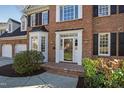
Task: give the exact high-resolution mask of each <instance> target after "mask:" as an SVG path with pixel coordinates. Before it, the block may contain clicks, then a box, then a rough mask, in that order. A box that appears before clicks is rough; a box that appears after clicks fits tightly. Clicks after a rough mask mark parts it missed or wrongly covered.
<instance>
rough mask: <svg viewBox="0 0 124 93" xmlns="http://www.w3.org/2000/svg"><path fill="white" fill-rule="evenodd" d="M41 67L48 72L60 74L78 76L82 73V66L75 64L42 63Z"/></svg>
mask: <svg viewBox="0 0 124 93" xmlns="http://www.w3.org/2000/svg"><path fill="white" fill-rule="evenodd" d="M43 67H44V68H45V70H47V71H48V72H50V73H55V74H60V75H64V76H70V77H78V76H80V75H83V70H82V68H81V67H80V66H78V65H76V64H68V63H58V64H43Z"/></svg>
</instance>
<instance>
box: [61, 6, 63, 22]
mask: <svg viewBox="0 0 124 93" xmlns="http://www.w3.org/2000/svg"><path fill="white" fill-rule="evenodd" d="M60 21H63V7H62V6H60Z"/></svg>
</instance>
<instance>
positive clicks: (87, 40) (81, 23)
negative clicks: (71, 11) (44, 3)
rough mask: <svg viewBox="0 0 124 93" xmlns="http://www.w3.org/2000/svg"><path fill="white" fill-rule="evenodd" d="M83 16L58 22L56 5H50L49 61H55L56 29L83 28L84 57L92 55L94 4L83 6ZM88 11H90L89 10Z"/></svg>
mask: <svg viewBox="0 0 124 93" xmlns="http://www.w3.org/2000/svg"><path fill="white" fill-rule="evenodd" d="M82 10H83V12H82V13H83V18H82V19H79V20H73V21H66V22H56V6H54V5H53V6H50V12H49V13H50V18H49V27H48V29H49V41H48V42H49V46H48V51H49V52H48V59H49V62H55V48H54V47H55V31H56V30H64V29H75V28H83V29H84V31H83V53H82V54H83V57H87V56H92V6H88V5H85V6H83V9H82ZM87 11H88V12H87Z"/></svg>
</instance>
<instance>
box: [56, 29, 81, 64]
mask: <svg viewBox="0 0 124 93" xmlns="http://www.w3.org/2000/svg"><path fill="white" fill-rule="evenodd" d="M82 31H83V29H81V30H71V31H61V32H56V63H59V62H60V39H61V37H60V35H62V34H70V33H74V34H78V36H77V39H78V52H77V53H78V54H77V55H78V56H77V58H76V61H77V64H78V65H81V64H82V41H83V40H82V34H83V33H82ZM63 38H64V37H63ZM65 38H66V37H65ZM68 38H69V37H68ZM70 38H73V39H74V38H75V37H70ZM73 58H74V57H73Z"/></svg>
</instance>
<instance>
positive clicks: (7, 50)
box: [2, 44, 12, 58]
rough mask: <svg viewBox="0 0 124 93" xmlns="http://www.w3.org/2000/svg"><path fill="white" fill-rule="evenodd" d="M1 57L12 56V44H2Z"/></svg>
mask: <svg viewBox="0 0 124 93" xmlns="http://www.w3.org/2000/svg"><path fill="white" fill-rule="evenodd" d="M2 57H10V58H11V57H12V45H10V44H4V45H3V46H2Z"/></svg>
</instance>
